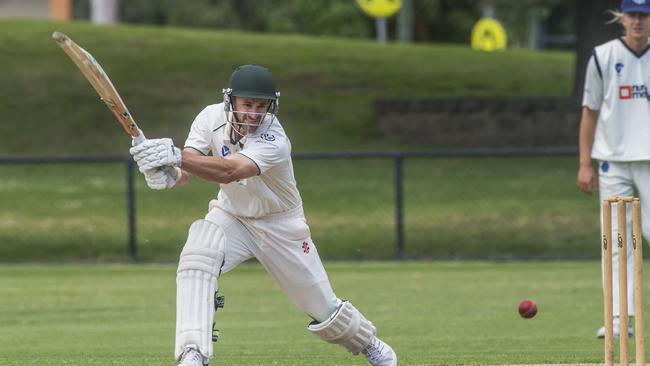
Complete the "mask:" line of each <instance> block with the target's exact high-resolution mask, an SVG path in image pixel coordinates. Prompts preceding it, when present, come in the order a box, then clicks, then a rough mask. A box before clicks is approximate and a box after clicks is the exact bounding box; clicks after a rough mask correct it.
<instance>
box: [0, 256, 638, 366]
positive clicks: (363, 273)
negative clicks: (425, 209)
mask: <svg viewBox="0 0 650 366" xmlns="http://www.w3.org/2000/svg"><path fill="white" fill-rule="evenodd" d="M325 266H326V268H327V269H328V272H329V275H330V279H331V281H332V284H333V287H334V289H335V291H336V292H337V295H338V296H340V297H342V298H347V299H349V300H351V301H353V303H354V304H355V305H357V307H358V308H359V309H361V310H362V311H363V312H364V314H365V315H366V316H367V317H368V318H369V319H371V320H372V321H373V322H374V323H375V324H376V325H377V327H378V329H379V335H380V336H381V337H383V338H384V339H386V340H387V341H388V342H390V344H391V345H392V346H393V347H394V348H395V349H396V351H397V352H398V354H399V357H400V365H449V364H458V365H461V364H540V363H598V362H602V357H603V343H602V341H601V340H597V339H596V338H595V331H596V329H597V328H598V327H599V326H600V325H602V296H601V290H600V265H599V263H598V262H596V261H580V262H453V261H452V262H404V263H396V262H336V263H326V264H325ZM647 271H648V268H647V267H646V272H647ZM174 279H175V268H174V267H173V266H172V265H136V266H122V265H110V266H84V265H69V266H35V265H5V266H0V324H1V327H2V331H1V332H0V364H1V365H80V366H81V365H84V366H86V365H98V366H99V365H102V366H104V365H173V364H174V363H173V361H172V349H173V339H174V325H175V320H174V317H175V313H174V311H175V310H174V304H175V288H174V286H175V285H174ZM647 284H648V282H647V281H646V292H647V290H648V288H647V287H648V286H647ZM221 286H222V290H223V291H222V293H223V294H224V295H225V296H226V306H225V308H224V309H222V310H219V313H218V317H217V318H218V322H219V328H220V329H221V340H220V341H219V342H218V343H217V345H216V354H217V355H218V361H217V362H216V363H214V364H215V365H362V364H364V363H363V362H362V361H363V360H362V359H361V358H359V357H356V358H355V357H352V356H350V355H349V354H347V353H346V352H345V351H344V350H343V349H342V348H337V347H336V346H333V345H330V344H327V343H324V342H321V341H319V340H318V339H317V338H315V337H314V336H313V335H311V334H309V332H307V331H306V330H305V326H306V325H307V322H308V319H307V318H306V317H305V316H304V315H302V314H301V313H300V311H298V310H297V309H295V308H294V307H293V306H292V305H291V304H290V303H289V300H288V299H287V298H286V297H285V296H284V295H283V294H282V293H281V291H280V290H279V288H278V287H277V286H276V285H275V284H274V283H273V282H272V280H271V279H270V277H269V276H268V275H267V274H266V273H265V272H264V270H263V268H262V267H261V266H259V265H257V264H244V265H241V266H240V267H238V268H236V269H235V270H234V271H233V272H231V273H228V274H226V275H224V276H223V277H222V279H221ZM524 298H532V299H534V300H536V301H537V303H538V306H539V313H538V314H537V316H536V317H535V318H533V319H530V320H525V319H522V318H520V317H519V315H518V313H517V304H518V302H519V301H520V300H522V299H524ZM646 319H647V318H646ZM646 329H648V324H646ZM647 343H648V342H647V341H646V344H647ZM633 344H634V342H631V348H632V349H633V348H634V346H633ZM617 348H618V347H617Z"/></svg>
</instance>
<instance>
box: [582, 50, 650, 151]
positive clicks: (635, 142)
mask: <svg viewBox="0 0 650 366" xmlns="http://www.w3.org/2000/svg"><path fill="white" fill-rule="evenodd" d="M649 48H650V46H649V47H648V48H646V49H645V50H644V51H643V52H641V53H639V54H637V53H635V52H634V51H632V50H631V49H630V48H629V47H628V46H627V45H626V44H625V43H624V42H623V40H622V39H614V40H612V41H609V42H607V43H605V44H602V45H600V46H598V47H596V48H594V51H593V54H592V56H591V58H590V59H589V64H588V65H587V74H586V78H585V89H584V95H583V100H582V105H583V106H585V107H588V108H589V109H592V110H597V111H599V114H598V123H597V125H596V136H595V139H594V145H593V149H592V153H591V157H592V158H594V159H597V160H609V161H640V160H650V93H649V90H648V85H650V52H648V50H649Z"/></svg>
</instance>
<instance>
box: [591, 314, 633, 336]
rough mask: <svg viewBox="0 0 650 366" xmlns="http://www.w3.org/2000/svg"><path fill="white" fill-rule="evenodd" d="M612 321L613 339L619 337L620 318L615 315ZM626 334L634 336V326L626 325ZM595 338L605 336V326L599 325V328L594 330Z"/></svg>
mask: <svg viewBox="0 0 650 366" xmlns="http://www.w3.org/2000/svg"><path fill="white" fill-rule="evenodd" d="M612 323H613V325H614V329H613V333H614V339H619V338H620V337H621V320H620V318H619V317H618V316H615V317H614V321H613V322H612ZM627 336H628V337H634V328H633V327H632V325H628V327H627ZM596 338H605V327H600V329H598V332H596Z"/></svg>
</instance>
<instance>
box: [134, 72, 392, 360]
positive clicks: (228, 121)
mask: <svg viewBox="0 0 650 366" xmlns="http://www.w3.org/2000/svg"><path fill="white" fill-rule="evenodd" d="M279 96H280V93H279V92H278V91H277V89H276V85H275V81H274V80H273V77H272V75H271V73H270V71H269V70H268V69H266V68H264V67H262V66H259V65H243V66H240V67H238V68H237V69H236V70H235V71H234V72H233V73H232V75H231V77H230V80H229V82H228V87H227V88H226V89H224V90H223V102H222V103H219V104H213V105H209V106H207V107H205V108H204V109H203V110H202V111H201V112H200V113H199V114H198V115H197V116H196V118H195V119H194V122H193V123H192V126H191V128H190V131H189V135H188V137H187V140H186V141H185V145H184V148H183V150H182V153H181V150H180V149H179V148H177V147H175V146H174V144H173V142H172V140H171V139H169V138H163V139H153V140H145V141H144V142H142V143H140V144H138V145H136V146H134V147H132V148H131V149H130V153H131V155H133V158H134V160H135V161H136V162H137V164H138V166H139V169H140V171H141V172H143V173H144V176H145V179H146V181H147V185H148V186H149V187H150V188H152V189H169V188H173V187H177V186H182V185H184V184H186V183H188V182H189V181H190V178H191V177H192V176H197V177H199V178H201V179H204V180H207V181H210V182H216V183H219V193H218V196H217V199H215V200H212V201H210V203H209V211H208V213H207V214H206V216H205V218H204V219H199V220H196V221H194V223H193V224H192V225H191V226H190V228H189V232H188V236H187V241H186V243H185V246H184V248H183V250H182V252H181V254H180V259H179V263H178V271H177V277H176V287H177V291H176V346H175V349H174V354H175V357H176V359H177V360H178V362H179V365H181V366H205V365H209V362H210V358H211V357H212V355H213V349H212V337H211V336H212V324H213V321H214V313H215V299H214V298H215V296H214V294H215V291H217V290H218V289H219V285H218V279H219V276H221V274H223V273H226V272H229V271H231V270H232V269H234V268H235V267H237V265H239V264H240V263H242V262H244V261H245V260H247V259H250V258H253V257H255V258H257V260H258V261H259V262H260V263H261V264H262V266H263V267H264V268H265V269H266V271H267V272H268V273H269V274H270V275H271V277H272V278H273V279H274V280H275V281H276V282H277V284H278V285H279V286H280V288H282V290H283V291H284V292H285V293H286V294H287V296H289V298H290V299H291V300H292V302H293V303H294V304H295V305H296V306H297V307H298V308H300V309H301V310H302V311H304V312H305V313H306V314H307V315H308V316H309V317H310V318H311V319H312V321H311V323H310V324H309V325H308V326H307V329H308V330H309V331H310V332H311V333H313V334H314V335H316V336H317V337H319V338H321V339H323V340H324V341H327V342H330V343H334V344H338V345H341V346H343V347H344V348H345V349H347V350H348V351H349V352H351V353H352V354H354V355H358V354H362V355H364V356H365V357H366V359H367V362H368V365H373V366H394V365H397V356H396V354H395V352H394V351H393V349H392V348H391V347H390V346H389V345H388V344H386V343H385V342H383V341H382V340H381V339H379V338H377V336H376V333H377V330H376V328H375V326H374V325H373V324H372V322H370V321H369V320H367V319H366V318H365V317H364V316H363V314H362V313H361V312H360V311H359V310H357V308H356V307H355V306H354V305H352V303H351V302H350V301H345V300H341V299H339V298H338V297H337V296H336V295H335V294H334V291H333V290H332V286H331V285H330V282H329V279H328V277H327V273H326V272H325V269H324V268H323V264H322V262H321V260H320V257H319V255H318V251H317V250H316V245H315V244H314V242H313V241H312V239H311V234H310V231H309V227H308V226H307V222H306V220H305V216H304V213H303V208H302V200H301V198H300V193H299V192H298V189H297V187H296V180H295V178H294V173H293V164H292V162H291V142H290V141H289V138H288V137H287V135H286V133H285V132H284V129H283V128H282V125H281V124H280V121H279V120H278V117H277V113H278V107H279Z"/></svg>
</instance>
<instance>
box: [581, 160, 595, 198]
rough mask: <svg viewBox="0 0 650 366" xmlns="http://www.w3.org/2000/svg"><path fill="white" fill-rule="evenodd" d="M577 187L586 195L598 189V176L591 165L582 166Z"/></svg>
mask: <svg viewBox="0 0 650 366" xmlns="http://www.w3.org/2000/svg"><path fill="white" fill-rule="evenodd" d="M576 185H577V186H578V188H580V190H581V191H583V192H585V193H589V194H591V193H593V191H595V190H596V188H597V187H598V176H597V175H596V173H595V172H594V168H593V167H592V166H591V165H580V169H578V177H577V178H576Z"/></svg>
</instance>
